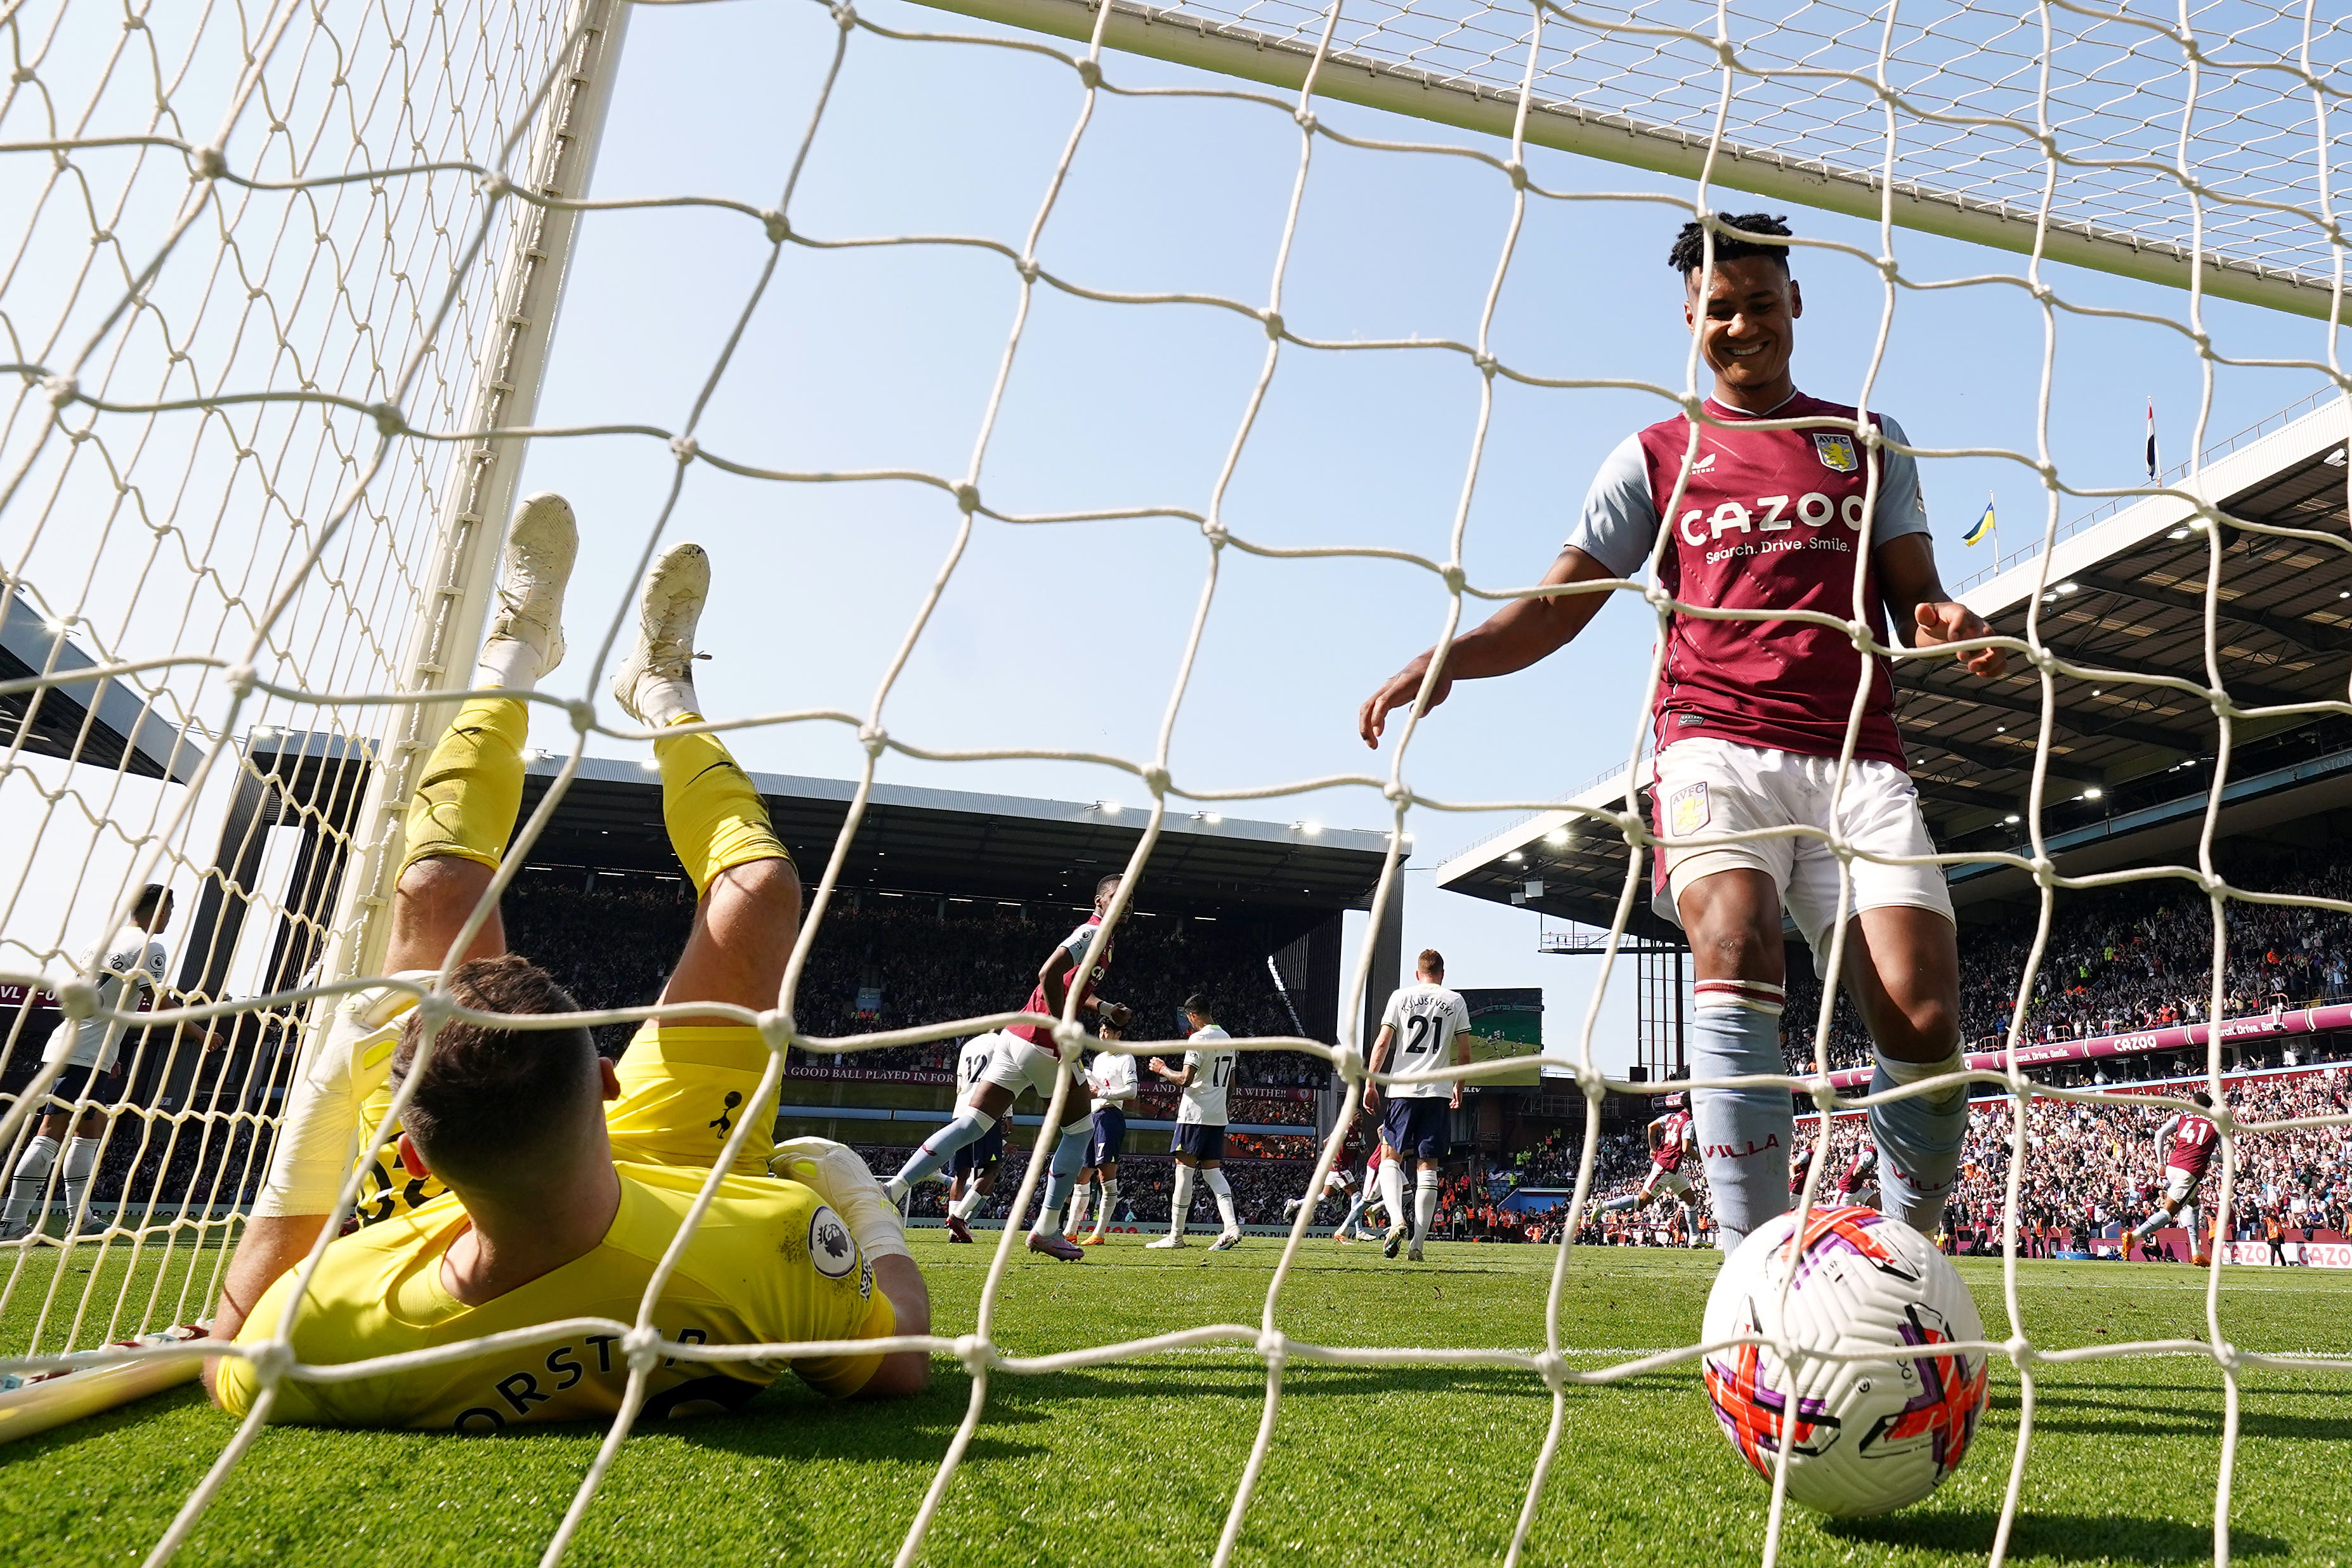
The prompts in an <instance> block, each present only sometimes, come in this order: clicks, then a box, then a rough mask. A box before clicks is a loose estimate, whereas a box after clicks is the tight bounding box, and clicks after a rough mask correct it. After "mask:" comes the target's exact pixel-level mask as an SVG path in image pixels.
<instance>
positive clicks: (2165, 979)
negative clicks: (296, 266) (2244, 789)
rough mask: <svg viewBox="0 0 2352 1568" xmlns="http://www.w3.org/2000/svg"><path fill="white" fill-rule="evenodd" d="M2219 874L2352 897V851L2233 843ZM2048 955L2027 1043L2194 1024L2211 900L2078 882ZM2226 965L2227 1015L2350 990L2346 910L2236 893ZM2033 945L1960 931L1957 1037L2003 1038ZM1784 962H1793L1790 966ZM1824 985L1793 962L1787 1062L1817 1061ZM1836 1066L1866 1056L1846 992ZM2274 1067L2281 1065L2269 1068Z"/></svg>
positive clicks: (2003, 929)
mask: <svg viewBox="0 0 2352 1568" xmlns="http://www.w3.org/2000/svg"><path fill="white" fill-rule="evenodd" d="M2233 847H2235V846H2233ZM2238 848H2239V852H2238V854H2237V855H2235V856H2234V857H2232V858H2226V859H2225V860H2224V862H2223V874H2224V875H2225V876H2227V877H2228V878H2229V879H2230V880H2231V882H2232V883H2234V884H2235V885H2237V886H2239V887H2242V888H2246V889H2251V890H2256V891H2263V892H2277V893H2301V894H2308V895H2315V896H2318V897H2323V898H2333V899H2342V898H2347V897H2352V858H2347V855H2346V854H2345V853H2344V852H2343V851H2341V850H2336V851H2332V852H2326V851H2323V852H2318V853H2310V852H2306V853H2304V854H2301V855H2296V856H2293V857H2286V856H2282V855H2278V854H2276V853H2275V852H2273V853H2270V854H2263V853H2261V852H2259V851H2255V850H2250V849H2247V848H2245V847H2238ZM2058 909H2059V910H2060V911H2061V913H2062V916H2063V918H2061V919H2058V920H2055V921H2053V924H2052V929H2051V933H2050V945H2049V951H2048V952H2047V953H2046V954H2045V955H2044V957H2043V960H2042V966H2041V969H2040V972H2039V974H2038V977H2037V982H2036V985H2035V989H2034V994H2033V999H2032V1004H2031V1005H2030V1006H2029V1008H2028V1010H2027V1013H2026V1027H2025V1033H2024V1036H2023V1038H2024V1040H2025V1041H2026V1043H2028V1044H2032V1043H2035V1042H2039V1041H2045V1040H2063V1039H2082V1038H2088V1037H2095V1036H2101V1035H2117V1034H2123V1033H2126V1032H2127V1031H2131V1030H2137V1029H2155V1028H2163V1027H2167V1026H2171V1025H2175V1024H2184V1023H2194V1022H2198V1021H2201V1020H2202V1019H2203V1018H2204V1016H2205V1014H2206V1011H2207V1005H2208V1002H2209V1000H2210V995H2211V988H2212V976H2211V972H2210V963H2211V953H2212V948H2213V928H2212V920H2211V917H2210V913H2209V910H2210V904H2209V903H2208V902H2207V900H2206V899H2205V897H2204V895H2203V894H2201V893H2199V892H2197V891H2195V890H2193V889H2189V887H2187V886H2186V885H2185V884H2183V883H2180V882H2178V881H2164V882H2156V883H2142V884H2137V885H2133V886H2127V887H2124V888H2119V889H2113V890H2101V891H2097V892H2079V893H2074V894H2070V895H2068V896H2066V897H2065V898H2064V899H2063V901H2062V902H2061V903H2060V904H2059V905H2058ZM2229 931H2230V963H2229V971H2228V973H2226V974H2225V975H2224V976H2223V979H2222V993H2223V1007H2222V1016H2223V1017H2225V1018H2245V1017H2252V1016H2258V1015H2260V1014H2263V1013H2266V1012H2269V1011H2272V1010H2273V1009H2285V1008H2295V1007H2308V1006H2312V1005H2315V1004H2318V1003H2321V1002H2326V1001H2332V1000H2336V999H2338V998H2341V997H2343V996H2344V995H2346V994H2347V959H2346V956H2345V955H2346V952H2347V946H2352V916H2346V915H2340V914H2336V913H2335V912H2333V911H2330V910H2312V909H2305V908H2295V907H2288V906H2281V905H2275V904H2253V903H2246V902H2242V901H2236V900H2233V901H2231V904H2230V905H2229ZM2032 942H2033V921H2032V920H2031V919H2026V920H2023V921H2016V920H2011V921H1997V922H1993V923H1990V924H1977V923H1971V924H1969V926H1968V927H1967V929H1966V931H1964V933H1963V942H1962V949H1961V951H1962V959H1961V973H1960V1009H1961V1018H1960V1037H1961V1038H1962V1039H1964V1040H1968V1041H1972V1042H1976V1044H1975V1045H1974V1047H1972V1048H1975V1049H1979V1050H1993V1049H1998V1048H2000V1046H2002V1045H2004V1044H2006V1036H2007V1034H2008V1023H2009V1011H2010V1009H2011V1006H2012V1005H2014V1004H2015V1001H2016V985H2017V977H2018V976H2019V975H2020V974H2022V973H2024V972H2025V960H2026V957H2027V954H2028V952H2029V950H2030V949H2031V947H2032ZM1792 971H1793V965H1792ZM1820 1009H1821V984H1820V982H1819V981H1818V980H1816V979H1814V978H1812V977H1811V975H1810V974H1808V973H1795V972H1792V973H1791V974H1790V984H1789V1008H1788V1012H1787V1014H1786V1015H1785V1016H1784V1021H1783V1025H1782V1035H1781V1046H1782V1048H1783V1050H1784V1051H1785V1052H1786V1053H1787V1055H1788V1058H1789V1063H1790V1070H1791V1071H1795V1072H1808V1071H1811V1068H1812V1059H1813V1026H1814V1021H1815V1019H1816V1018H1817V1017H1818V1016H1819V1014H1820ZM1829 1056H1830V1063H1829V1065H1830V1066H1831V1067H1832V1068H1856V1067H1863V1066H1866V1065H1868V1063H1869V1061H1870V1042H1869V1037H1868V1036H1867V1035H1866V1034H1864V1031H1863V1028H1862V1023H1861V1020H1860V1019H1859V1018H1858V1017H1856V1016H1854V1013H1853V1008H1852V1006H1851V1005H1849V1004H1848V1003H1847V1002H1846V1001H1845V999H1844V998H1843V997H1841V998H1840V1000H1839V1005H1838V1012H1837V1017H1836V1020H1835V1022H1834V1024H1833V1025H1832V1033H1831V1037H1830V1052H1829ZM2274 1065H2278V1064H2274Z"/></svg>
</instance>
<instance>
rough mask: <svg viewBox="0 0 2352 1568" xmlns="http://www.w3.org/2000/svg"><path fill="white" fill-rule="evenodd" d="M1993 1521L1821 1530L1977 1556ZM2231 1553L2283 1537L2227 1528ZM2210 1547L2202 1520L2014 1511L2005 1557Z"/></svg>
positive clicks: (2263, 1551) (1936, 1519) (1973, 1516)
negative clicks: (2015, 1516) (2191, 1521)
mask: <svg viewBox="0 0 2352 1568" xmlns="http://www.w3.org/2000/svg"><path fill="white" fill-rule="evenodd" d="M1999 1528H2000V1511H1999V1510H1995V1509H1965V1510H1956V1511H1952V1512H1912V1513H1897V1514H1889V1515H1887V1516H1886V1517H1885V1518H1883V1519H1848V1520H1831V1521H1823V1523H1822V1534H1824V1535H1827V1536H1830V1537H1832V1538H1834V1539H1836V1540H1839V1541H1847V1542H1854V1543H1855V1544H1857V1545H1870V1546H1883V1547H1889V1548H1895V1547H1901V1548H1906V1549H1911V1550H1925V1551H1933V1552H1968V1553H1970V1554H1973V1555H1976V1556H1979V1557H1981V1556H1984V1555H1986V1554H1987V1553H1989V1552H1991V1551H1992V1541H1993V1534H1994V1532H1995V1531H1997V1530H1998V1529H1999ZM2230 1542H2231V1552H2232V1555H2234V1556H2240V1557H2284V1556H2285V1555H2287V1543H2286V1542H2284V1541H2281V1540H2280V1539H2279V1538H2278V1537H2276V1536H2274V1535H2265V1534H2263V1533H2262V1532H2261V1531H2253V1530H2233V1531H2231V1532H2230ZM2212 1555H2213V1531H2212V1529H2211V1527H2210V1526H2207V1525H2199V1524H2189V1523H2185V1522H2183V1521H2179V1520H2170V1519H2136V1518H2132V1517H2130V1516H2128V1515H2093V1514H2079V1513H2035V1512H2032V1511H2030V1510H2027V1511H2021V1512H2020V1513H2019V1514H2018V1516H2017V1526H2016V1528H2015V1529H2014V1530H2012V1531H2010V1537H2009V1560H2010V1561H2011V1562H2012V1563H2035V1562H2041V1563H2202V1562H2208V1561H2210V1560H2211V1558H2212Z"/></svg>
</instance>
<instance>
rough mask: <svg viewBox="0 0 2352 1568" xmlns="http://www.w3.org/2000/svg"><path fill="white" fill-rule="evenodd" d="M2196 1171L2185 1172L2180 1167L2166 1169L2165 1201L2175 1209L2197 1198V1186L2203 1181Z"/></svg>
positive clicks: (2170, 1166)
mask: <svg viewBox="0 0 2352 1568" xmlns="http://www.w3.org/2000/svg"><path fill="white" fill-rule="evenodd" d="M2203 1180H2204V1178H2203V1177H2202V1176H2200V1175H2199V1174H2198V1173H2196V1172H2194V1171H2184V1170H2182V1169H2181V1168H2180V1167H2179V1166H2178V1165H2167V1166H2166V1167H2165V1168H2164V1201H2165V1202H2166V1203H2167V1204H2168V1205H2170V1206H2171V1207H2173V1208H2176V1209H2177V1208H2179V1206H2180V1205H2182V1204H2185V1203H2189V1202H2192V1201H2193V1200H2194V1199H2195V1198H2196V1196H2197V1184H2198V1183H2200V1182H2201V1181H2203Z"/></svg>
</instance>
